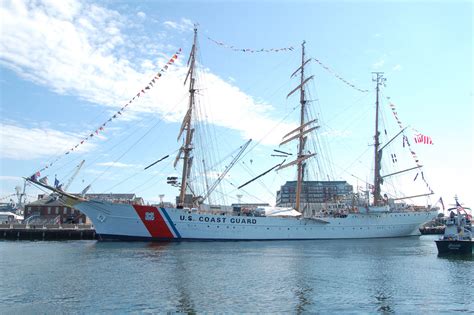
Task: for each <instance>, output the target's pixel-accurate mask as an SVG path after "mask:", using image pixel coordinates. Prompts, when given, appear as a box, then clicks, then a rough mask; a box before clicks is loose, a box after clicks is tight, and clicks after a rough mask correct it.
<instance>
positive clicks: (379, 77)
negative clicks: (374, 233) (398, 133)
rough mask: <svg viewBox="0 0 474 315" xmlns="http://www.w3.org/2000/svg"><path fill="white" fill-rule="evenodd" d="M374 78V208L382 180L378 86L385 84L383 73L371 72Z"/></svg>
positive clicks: (377, 200) (378, 199) (379, 197)
mask: <svg viewBox="0 0 474 315" xmlns="http://www.w3.org/2000/svg"><path fill="white" fill-rule="evenodd" d="M372 74H374V75H375V77H374V78H373V79H372V81H374V82H376V88H375V90H376V97H375V136H374V140H375V143H374V158H375V162H374V192H373V193H374V206H376V205H377V204H378V203H379V201H380V199H382V198H381V195H380V185H381V182H382V178H381V176H380V167H381V159H382V155H381V152H380V151H379V146H380V140H379V135H380V132H379V93H380V85H382V84H385V81H386V80H387V79H385V78H384V77H383V72H372Z"/></svg>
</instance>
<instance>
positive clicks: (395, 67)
mask: <svg viewBox="0 0 474 315" xmlns="http://www.w3.org/2000/svg"><path fill="white" fill-rule="evenodd" d="M392 70H393V71H400V70H402V66H401V65H395V66H394V67H393V68H392Z"/></svg>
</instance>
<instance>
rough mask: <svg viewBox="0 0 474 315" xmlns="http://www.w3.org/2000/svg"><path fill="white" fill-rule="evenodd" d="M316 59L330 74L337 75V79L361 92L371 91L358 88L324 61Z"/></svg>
mask: <svg viewBox="0 0 474 315" xmlns="http://www.w3.org/2000/svg"><path fill="white" fill-rule="evenodd" d="M313 59H314V61H316V62H317V63H318V64H319V65H320V66H321V67H323V69H324V70H326V71H327V72H329V73H330V74H332V75H333V76H335V77H336V78H337V79H339V80H340V81H342V82H343V83H345V84H346V85H348V86H350V87H351V88H353V89H355V90H357V91H359V92H361V93H367V92H369V90H363V89H360V88H358V87H357V86H355V85H354V84H352V83H350V82H349V81H347V80H346V79H344V78H343V77H341V76H340V75H339V74H337V73H336V72H335V71H333V70H332V69H331V68H329V67H328V66H326V65H325V64H324V63H322V62H321V61H320V60H319V59H317V58H313Z"/></svg>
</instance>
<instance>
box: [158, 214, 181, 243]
mask: <svg viewBox="0 0 474 315" xmlns="http://www.w3.org/2000/svg"><path fill="white" fill-rule="evenodd" d="M160 209H161V211H162V212H163V214H164V215H165V217H166V221H168V223H169V225H170V226H171V228H172V229H173V231H174V234H175V235H176V237H177V238H181V234H179V232H178V230H177V229H176V227H175V226H174V223H173V221H171V218H170V216H169V214H168V212H166V210H165V208H160Z"/></svg>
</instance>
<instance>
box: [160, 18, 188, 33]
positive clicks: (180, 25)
mask: <svg viewBox="0 0 474 315" xmlns="http://www.w3.org/2000/svg"><path fill="white" fill-rule="evenodd" d="M163 25H164V26H165V27H167V28H170V29H174V30H177V31H180V32H186V31H192V30H193V28H194V24H193V22H192V21H191V20H188V19H185V18H181V20H180V21H179V22H174V21H165V22H163Z"/></svg>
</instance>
